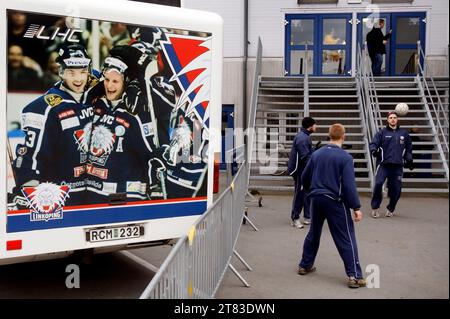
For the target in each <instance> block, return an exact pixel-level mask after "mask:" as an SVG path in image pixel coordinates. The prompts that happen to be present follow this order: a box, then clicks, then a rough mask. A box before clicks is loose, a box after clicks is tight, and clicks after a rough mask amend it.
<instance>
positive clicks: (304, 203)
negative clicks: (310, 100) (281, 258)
mask: <svg viewBox="0 0 450 319" xmlns="http://www.w3.org/2000/svg"><path fill="white" fill-rule="evenodd" d="M315 131H316V121H315V120H314V119H313V118H312V117H305V118H304V119H303V120H302V128H301V130H300V132H299V133H298V134H297V135H296V136H295V138H294V141H293V143H292V149H291V153H290V154H289V161H288V167H287V170H288V174H289V175H291V176H292V177H293V178H294V185H295V186H294V187H295V190H294V192H295V193H294V199H293V202H292V211H291V219H292V226H294V227H297V228H303V225H302V224H301V223H300V212H301V211H302V209H303V217H304V221H303V223H304V224H305V225H308V224H309V223H310V218H311V217H310V213H309V200H307V198H305V193H304V191H303V188H302V185H301V176H302V173H303V170H304V169H305V167H306V164H307V163H308V161H309V159H310V157H311V154H312V152H313V148H312V145H311V137H310V135H311V133H314V132H315Z"/></svg>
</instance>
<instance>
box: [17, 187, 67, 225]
mask: <svg viewBox="0 0 450 319" xmlns="http://www.w3.org/2000/svg"><path fill="white" fill-rule="evenodd" d="M69 190H70V187H69V185H57V184H53V183H48V182H47V183H41V184H39V185H38V186H36V187H24V188H23V189H22V193H23V194H24V195H25V197H26V199H27V201H28V204H29V207H30V212H31V215H30V220H31V221H42V220H45V221H46V222H47V221H49V220H52V219H62V218H63V207H64V204H65V202H66V199H67V197H69Z"/></svg>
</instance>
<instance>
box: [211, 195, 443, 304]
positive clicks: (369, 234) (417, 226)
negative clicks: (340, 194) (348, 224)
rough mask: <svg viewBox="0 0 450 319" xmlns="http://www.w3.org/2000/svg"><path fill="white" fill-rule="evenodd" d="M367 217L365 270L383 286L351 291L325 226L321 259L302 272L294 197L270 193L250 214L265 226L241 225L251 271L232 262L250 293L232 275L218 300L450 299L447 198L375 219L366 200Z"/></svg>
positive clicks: (362, 245) (361, 234)
mask: <svg viewBox="0 0 450 319" xmlns="http://www.w3.org/2000/svg"><path fill="white" fill-rule="evenodd" d="M361 200H362V204H363V207H362V208H363V213H364V219H363V220H362V221H361V222H360V223H358V224H357V227H356V231H357V241H358V246H359V254H360V260H361V264H362V269H363V271H364V270H365V268H366V266H367V265H369V264H376V265H378V267H379V270H380V288H378V289H375V288H374V289H368V288H360V289H356V290H351V289H349V288H347V286H346V277H345V272H344V267H343V263H342V262H341V259H340V257H339V255H338V252H337V250H336V248H335V246H334V243H333V241H332V239H331V236H330V233H329V230H328V227H327V226H326V225H325V227H324V231H323V234H322V241H321V247H320V249H319V253H318V256H317V260H316V266H317V271H316V272H315V273H312V274H309V275H307V276H299V275H297V273H296V271H297V267H298V266H297V265H298V261H299V257H300V254H301V250H302V245H303V240H304V237H305V236H306V234H307V231H308V228H304V229H295V228H293V227H291V226H290V221H289V213H290V207H291V197H290V196H264V207H262V208H258V207H252V208H250V211H249V217H250V218H251V220H252V221H253V222H254V223H255V224H256V225H257V226H258V227H259V228H260V231H258V232H255V231H253V229H252V228H251V227H250V226H248V225H243V227H242V229H241V233H240V237H239V241H238V244H237V251H238V252H239V254H241V255H242V257H243V258H244V259H245V260H246V261H247V262H248V263H249V264H250V265H251V266H252V267H253V271H246V270H245V268H244V266H243V265H242V264H241V263H240V262H239V261H238V260H237V259H236V258H233V262H232V264H233V265H234V266H235V267H236V268H237V269H238V271H240V273H241V274H242V275H243V276H244V277H245V279H246V280H247V281H248V282H249V283H250V285H251V287H250V288H245V287H243V286H242V284H241V282H240V281H239V280H238V279H237V277H236V276H234V274H233V273H231V271H228V272H227V274H226V276H225V278H224V281H223V282H222V285H221V287H220V289H219V291H218V292H217V295H216V298H287V299H290V298H299V299H302V298H312V299H317V298H449V213H448V208H449V207H448V206H449V200H448V197H423V196H420V197H417V195H416V196H413V195H409V196H404V197H402V198H401V200H400V202H399V205H398V215H397V216H394V217H393V218H385V217H383V218H380V219H377V220H375V219H373V218H371V217H370V216H369V215H370V211H369V210H368V207H370V206H369V201H370V199H369V198H368V197H366V196H363V197H362V198H361Z"/></svg>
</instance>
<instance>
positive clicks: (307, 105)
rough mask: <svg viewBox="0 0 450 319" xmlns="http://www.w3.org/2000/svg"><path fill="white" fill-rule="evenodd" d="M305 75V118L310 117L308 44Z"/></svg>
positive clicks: (306, 47) (306, 46)
mask: <svg viewBox="0 0 450 319" xmlns="http://www.w3.org/2000/svg"><path fill="white" fill-rule="evenodd" d="M305 57H306V58H305V75H304V77H303V113H304V114H303V116H304V117H306V116H309V63H308V44H306V45H305Z"/></svg>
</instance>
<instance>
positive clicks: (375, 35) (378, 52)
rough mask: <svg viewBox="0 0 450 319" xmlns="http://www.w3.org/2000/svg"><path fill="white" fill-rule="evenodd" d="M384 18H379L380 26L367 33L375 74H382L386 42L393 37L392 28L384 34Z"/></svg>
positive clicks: (368, 47)
mask: <svg viewBox="0 0 450 319" xmlns="http://www.w3.org/2000/svg"><path fill="white" fill-rule="evenodd" d="M383 28H384V20H383V19H380V20H378V27H376V26H374V27H373V28H372V30H371V31H370V32H369V33H367V36H366V41H367V49H368V50H369V56H370V60H371V61H372V73H373V76H380V75H381V65H382V64H383V54H386V43H387V40H389V38H390V37H391V33H392V30H389V32H388V33H387V34H386V35H383V31H381V30H382V29H383Z"/></svg>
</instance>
